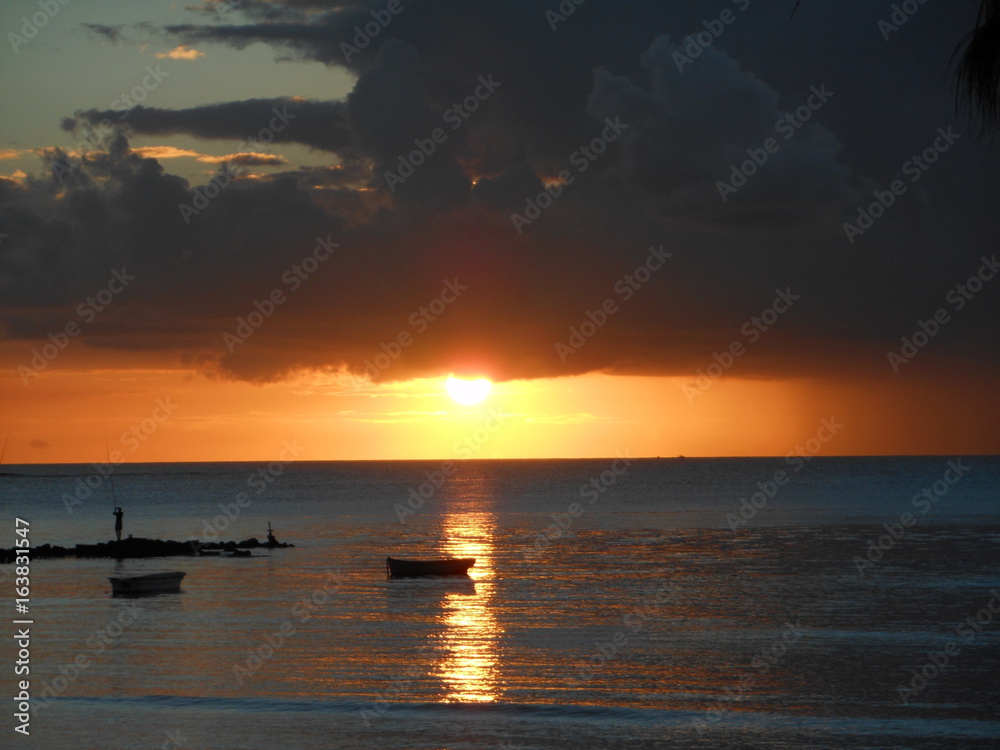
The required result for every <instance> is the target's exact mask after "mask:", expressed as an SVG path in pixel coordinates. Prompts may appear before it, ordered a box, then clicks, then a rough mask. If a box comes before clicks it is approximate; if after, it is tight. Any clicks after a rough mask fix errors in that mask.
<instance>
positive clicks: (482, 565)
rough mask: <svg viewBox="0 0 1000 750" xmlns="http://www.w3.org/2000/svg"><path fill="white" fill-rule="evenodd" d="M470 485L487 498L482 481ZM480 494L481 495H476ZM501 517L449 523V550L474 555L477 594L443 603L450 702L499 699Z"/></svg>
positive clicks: (464, 517)
mask: <svg viewBox="0 0 1000 750" xmlns="http://www.w3.org/2000/svg"><path fill="white" fill-rule="evenodd" d="M473 483H474V484H477V485H480V486H478V487H474V488H473V487H470V488H469V489H470V490H472V492H473V493H474V494H477V495H479V497H482V496H483V495H482V494H479V493H480V492H482V490H483V488H482V486H481V485H482V484H483V481H482V479H481V478H476V479H474V480H473ZM477 490H478V491H479V492H477ZM495 531H496V517H495V515H494V514H493V513H492V512H485V511H457V512H453V513H452V512H449V513H448V514H447V515H446V516H445V519H444V528H443V532H444V538H445V539H446V540H447V541H446V542H445V545H444V546H445V551H446V552H447V554H448V555H450V556H452V557H474V558H476V564H475V565H474V566H473V567H472V569H471V570H470V571H469V575H470V577H471V578H472V579H473V580H474V581H475V584H474V587H475V592H474V593H472V592H470V591H465V592H459V591H454V592H448V593H447V594H446V595H445V599H444V602H443V612H442V621H443V624H444V625H445V629H444V631H443V632H442V634H441V641H440V645H441V658H440V660H439V662H438V663H437V665H436V669H435V671H436V672H437V674H438V676H439V677H440V678H441V681H442V682H443V684H444V686H445V689H446V691H447V692H446V693H445V696H444V700H445V701H446V702H456V701H464V702H479V703H484V702H490V701H495V700H498V699H499V697H500V695H499V684H500V667H499V658H498V654H497V644H498V642H499V639H500V636H501V635H502V628H501V627H500V625H499V623H498V622H497V620H496V617H495V616H494V614H493V598H494V587H495V585H496V571H495V569H494V567H493V566H494V547H493V539H494V534H495Z"/></svg>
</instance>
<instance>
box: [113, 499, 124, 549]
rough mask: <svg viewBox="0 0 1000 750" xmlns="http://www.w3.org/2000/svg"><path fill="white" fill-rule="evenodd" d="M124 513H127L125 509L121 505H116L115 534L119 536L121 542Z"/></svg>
mask: <svg viewBox="0 0 1000 750" xmlns="http://www.w3.org/2000/svg"><path fill="white" fill-rule="evenodd" d="M124 515H125V511H123V510H122V509H121V508H120V507H118V506H115V512H114V516H115V536H116V537H118V541H119V542H120V541H121V540H122V516H124Z"/></svg>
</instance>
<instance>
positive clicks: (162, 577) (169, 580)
mask: <svg viewBox="0 0 1000 750" xmlns="http://www.w3.org/2000/svg"><path fill="white" fill-rule="evenodd" d="M185 575H187V573H185V572H184V571H174V572H172V573H150V574H148V575H144V576H128V577H120V578H108V580H109V581H111V593H112V594H163V593H170V592H174V591H180V590H181V579H182V578H184V576H185Z"/></svg>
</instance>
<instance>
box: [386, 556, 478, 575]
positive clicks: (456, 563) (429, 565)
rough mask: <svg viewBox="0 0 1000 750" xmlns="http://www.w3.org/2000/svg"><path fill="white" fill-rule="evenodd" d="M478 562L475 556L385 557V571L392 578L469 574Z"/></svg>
mask: <svg viewBox="0 0 1000 750" xmlns="http://www.w3.org/2000/svg"><path fill="white" fill-rule="evenodd" d="M475 564H476V558H474V557H461V558H449V559H446V560H400V559H398V558H395V557H387V558H385V572H386V575H387V576H389V577H390V578H422V577H424V576H467V575H469V568H471V567H472V566H473V565H475Z"/></svg>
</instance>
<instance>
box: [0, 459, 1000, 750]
mask: <svg viewBox="0 0 1000 750" xmlns="http://www.w3.org/2000/svg"><path fill="white" fill-rule="evenodd" d="M3 468H4V471H5V472H6V473H5V474H4V475H3V476H0V493H2V494H0V510H2V514H0V518H3V519H5V520H4V524H5V525H6V527H7V528H6V530H5V531H4V532H3V534H2V538H3V539H6V540H7V541H6V542H4V543H3V544H2V546H4V547H10V546H13V540H14V524H15V521H14V519H15V517H18V516H19V517H21V518H24V519H26V520H28V521H30V533H31V540H32V543H33V544H34V545H40V544H44V543H54V544H60V543H61V544H75V543H77V542H95V541H101V540H107V539H109V538H110V537H111V536H112V530H113V525H114V519H113V517H112V515H111V510H112V497H111V487H110V484H109V483H108V482H106V481H98V478H97V477H96V475H95V472H94V469H93V467H90V466H80V465H72V466H5V467H3ZM443 468H448V467H447V466H444V465H442V464H441V463H440V462H366V463H296V464H290V465H288V466H283V465H280V464H272V465H271V466H270V467H268V465H267V464H157V465H130V466H127V467H124V468H122V469H120V470H119V472H118V473H117V475H116V480H115V491H116V493H117V496H118V500H119V502H120V503H121V504H122V505H123V506H124V508H125V532H126V533H132V534H134V535H135V536H142V537H158V538H172V539H194V538H206V537H211V536H212V535H213V534H215V533H217V529H223V530H222V533H221V534H219V536H220V537H221V538H223V539H235V540H240V539H245V538H248V537H251V536H257V537H259V538H263V536H264V535H265V533H266V529H267V522H268V521H270V522H271V523H272V524H273V525H274V527H275V529H276V534H277V536H278V538H279V539H281V540H284V541H291V542H294V543H295V544H296V545H297V546H296V547H295V548H294V549H287V550H273V551H262V552H260V553H259V554H258V553H255V556H254V557H252V558H250V559H225V558H208V557H203V558H172V559H150V560H126V561H122V562H116V561H112V560H76V559H66V560H38V561H35V562H34V563H33V564H32V566H31V585H32V590H31V604H30V607H31V609H30V617H31V618H32V619H33V620H34V623H33V625H32V626H31V633H32V640H31V674H30V678H31V692H32V694H33V697H34V703H35V707H36V710H35V711H34V713H33V715H32V720H31V725H30V731H31V735H30V737H27V738H25V737H22V736H21V735H18V734H16V733H14V731H13V729H14V726H15V724H16V723H17V722H16V721H15V719H14V718H13V715H12V713H13V712H12V711H11V710H10V709H11V705H12V704H13V703H14V701H13V700H11V698H12V697H13V696H14V695H15V694H16V689H15V685H14V675H13V666H14V662H15V661H16V659H17V654H16V651H15V649H14V646H13V644H12V640H13V639H12V638H10V637H9V635H8V637H4V638H3V639H0V641H2V644H3V645H2V647H0V659H2V662H3V666H2V673H3V674H4V678H3V681H2V684H3V686H4V697H5V698H6V703H7V707H8V708H7V710H6V711H5V712H4V719H3V722H4V725H3V727H2V729H0V732H2V736H3V737H4V740H3V743H2V744H3V746H4V747H15V746H18V747H20V746H24V747H42V748H102V749H103V748H161V747H164V748H170V747H183V748H251V749H254V748H267V749H268V750H271V748H273V747H275V746H285V747H310V748H312V747H343V748H380V749H381V748H433V749H438V750H444V749H448V750H462V749H463V748H497V749H498V750H499V748H526V749H527V748H573V750H587V749H589V748H620V747H628V748H690V747H699V748H802V747H807V748H827V747H829V748H904V747H905V748H995V747H997V746H998V742H1000V708H998V707H1000V683H998V681H997V677H996V675H997V669H998V666H1000V648H998V646H1000V593H997V592H998V590H1000V552H998V544H1000V503H998V500H1000V460H998V459H997V458H995V457H993V458H988V457H964V458H962V459H961V461H959V459H957V458H944V457H940V458H939V457H928V458H891V459H889V458H880V459H868V458H865V459H833V458H825V459H824V458H815V459H813V460H812V461H810V462H808V463H801V464H795V465H790V464H788V463H786V462H785V461H784V460H770V459H752V460H751V459H742V460H714V459H697V460H693V459H687V460H632V461H631V463H630V465H626V464H625V463H624V462H622V461H621V460H618V461H617V462H614V461H613V460H612V459H607V460H587V461H482V462H463V463H459V464H457V465H456V469H455V471H454V472H453V473H451V474H450V475H449V476H445V472H444V471H442V469H443ZM782 471H783V472H785V473H784V474H780V473H778V472H782ZM261 472H263V474H262V473H261ZM88 475H91V479H90V483H91V485H95V486H94V487H93V488H92V489H90V494H89V496H88V495H87V493H86V491H85V490H84V489H82V488H85V487H86V481H87V477H88ZM428 477H430V478H428ZM924 490H926V492H925V493H924V494H923V495H921V494H920V493H921V492H922V491H924ZM411 491H412V493H411ZM421 491H422V492H423V494H424V495H425V496H426V497H424V498H422V500H423V503H422V505H421V504H420V503H419V502H417V501H416V500H413V498H414V496H419V495H420V493H421ZM755 492H757V493H759V494H758V495H757V496H756V497H755V496H754V494H753V493H755ZM241 493H244V494H242V495H241ZM408 497H409V498H411V500H413V505H416V506H419V507H418V508H417V509H416V510H414V511H413V512H412V513H411V512H409V511H410V510H411V508H409V507H408V506H407V498H408ZM754 505H757V506H758V507H754ZM741 510H742V515H741ZM70 511H72V512H70ZM404 511H405V512H404ZM905 514H910V515H905ZM229 516H232V518H231V519H230V518H229ZM401 519H402V520H401ZM885 524H888V528H886V526H885ZM893 535H895V538H894V536H893ZM387 554H391V555H394V556H401V557H407V556H412V557H420V556H438V555H454V556H463V557H466V556H470V557H475V558H476V565H475V567H474V568H473V569H472V580H471V581H461V580H459V581H452V580H446V579H441V580H412V581H387V580H386V579H385V574H384V559H385V556H386V555H387ZM153 570H184V571H186V572H187V577H186V578H185V580H184V583H183V587H182V593H181V594H179V595H178V594H175V595H162V596H156V597H151V598H143V599H139V600H128V599H120V598H112V597H111V596H110V586H109V584H108V581H107V577H108V576H110V575H118V574H126V575H127V574H134V573H139V572H142V571H153ZM12 576H13V570H12V566H9V565H8V566H0V578H3V579H4V580H3V583H2V587H3V590H4V591H5V594H4V596H5V597H7V598H8V601H9V604H7V605H4V606H5V607H7V611H8V612H10V613H13V610H14V602H13V598H14V594H13V579H12ZM991 607H992V608H993V610H995V611H992V612H991ZM969 618H971V620H970V619H969ZM6 619H7V620H8V625H7V626H6V629H7V630H9V631H10V632H11V634H12V633H13V632H14V630H15V626H14V625H12V624H9V621H10V620H12V619H13V616H11V617H10V618H6ZM935 662H937V663H935ZM47 693H53V694H57V695H58V697H56V698H54V699H52V700H50V701H48V702H45V703H44V704H43V703H42V702H41V700H40V699H41V698H42V697H43V696H44V695H46V694H47Z"/></svg>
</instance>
